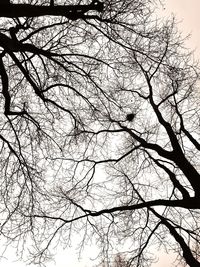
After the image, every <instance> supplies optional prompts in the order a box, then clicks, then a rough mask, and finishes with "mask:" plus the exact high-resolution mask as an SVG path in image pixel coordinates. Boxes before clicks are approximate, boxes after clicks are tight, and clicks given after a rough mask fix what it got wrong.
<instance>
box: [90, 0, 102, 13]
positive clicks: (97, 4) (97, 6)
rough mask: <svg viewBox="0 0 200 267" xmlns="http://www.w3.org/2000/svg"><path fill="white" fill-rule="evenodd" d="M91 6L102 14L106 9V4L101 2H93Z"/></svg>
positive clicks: (95, 0)
mask: <svg viewBox="0 0 200 267" xmlns="http://www.w3.org/2000/svg"><path fill="white" fill-rule="evenodd" d="M90 6H92V7H93V9H95V10H96V11H99V12H102V11H103V9H104V4H103V3H102V2H100V1H99V0H93V1H92V3H91V4H90Z"/></svg>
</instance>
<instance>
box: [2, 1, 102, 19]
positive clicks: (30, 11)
mask: <svg viewBox="0 0 200 267" xmlns="http://www.w3.org/2000/svg"><path fill="white" fill-rule="evenodd" d="M91 10H94V11H97V12H102V11H103V3H101V2H99V1H93V2H92V3H91V4H89V5H64V6H39V5H38V6H36V5H25V4H10V5H1V8H0V17H8V18H14V17H15V18H16V17H18V18H19V17H40V16H48V15H50V16H64V17H67V18H69V19H72V20H75V19H79V18H83V17H84V14H85V13H86V12H88V11H91Z"/></svg>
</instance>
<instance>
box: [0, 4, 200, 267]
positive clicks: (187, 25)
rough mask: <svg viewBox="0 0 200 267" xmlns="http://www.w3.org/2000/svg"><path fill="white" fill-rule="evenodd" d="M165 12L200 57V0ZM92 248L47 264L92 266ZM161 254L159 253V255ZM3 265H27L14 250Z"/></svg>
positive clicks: (163, 265)
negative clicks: (17, 257) (177, 22)
mask: <svg viewBox="0 0 200 267" xmlns="http://www.w3.org/2000/svg"><path fill="white" fill-rule="evenodd" d="M0 1H1V0H0ZM165 1H166V4H165V8H166V9H165V11H164V13H168V14H169V13H172V12H173V13H174V14H176V16H177V18H178V21H180V25H179V28H180V29H181V31H182V32H183V34H184V35H186V34H188V33H191V38H190V40H188V46H190V47H191V48H192V49H195V50H196V52H195V54H196V57H199V58H200V26H199V25H200V15H199V11H200V0H165ZM94 254H95V253H94V251H93V252H92V248H90V249H87V250H86V251H85V254H83V256H82V260H81V261H80V262H78V260H77V258H78V256H77V255H76V253H75V249H70V250H68V251H63V250H61V249H60V250H59V252H58V254H57V256H56V257H55V263H49V264H47V267H92V265H93V264H92V262H91V263H89V259H90V257H93V256H94ZM159 255H160V254H158V256H159ZM0 265H1V266H2V267H25V266H26V265H25V264H24V263H23V262H16V261H14V250H13V251H12V250H11V251H10V252H9V254H8V255H7V259H6V258H5V259H2V260H1V262H0ZM30 267H33V266H30ZM152 267H172V259H171V257H170V256H166V255H165V256H161V259H160V261H159V262H158V263H157V264H155V265H153V266H152Z"/></svg>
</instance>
